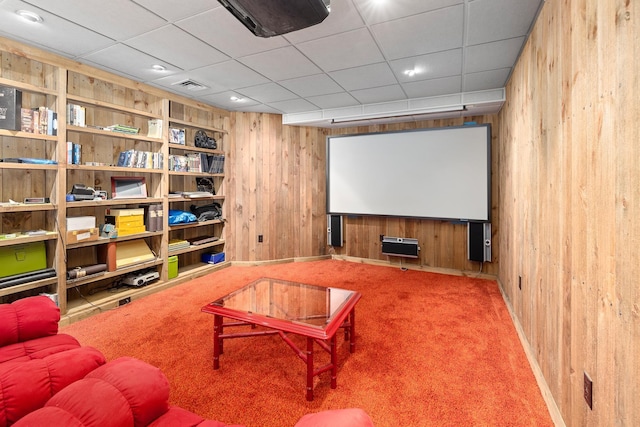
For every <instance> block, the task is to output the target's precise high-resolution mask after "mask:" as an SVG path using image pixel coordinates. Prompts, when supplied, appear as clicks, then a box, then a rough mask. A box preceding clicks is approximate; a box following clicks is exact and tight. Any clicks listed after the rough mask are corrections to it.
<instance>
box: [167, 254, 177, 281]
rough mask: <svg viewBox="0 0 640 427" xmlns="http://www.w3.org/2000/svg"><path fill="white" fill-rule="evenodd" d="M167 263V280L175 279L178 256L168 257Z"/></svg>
mask: <svg viewBox="0 0 640 427" xmlns="http://www.w3.org/2000/svg"><path fill="white" fill-rule="evenodd" d="M168 262H169V279H175V278H176V277H178V256H177V255H174V256H170V257H169V258H168Z"/></svg>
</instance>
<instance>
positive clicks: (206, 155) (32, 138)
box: [0, 42, 230, 319]
mask: <svg viewBox="0 0 640 427" xmlns="http://www.w3.org/2000/svg"><path fill="white" fill-rule="evenodd" d="M0 54H1V56H2V57H3V61H2V62H1V63H0V85H3V86H8V87H14V88H17V89H19V90H20V91H22V92H23V93H22V105H21V107H22V108H24V109H30V110H34V111H35V110H36V109H37V110H38V111H39V112H40V111H47V115H46V116H45V115H43V114H40V117H41V118H42V120H40V121H39V122H38V123H40V126H41V127H40V128H39V130H40V131H41V132H43V131H44V132H46V130H48V129H51V126H50V123H51V121H50V120H49V119H51V120H53V118H54V117H55V115H54V114H49V111H51V112H52V113H55V114H56V115H57V120H58V128H57V135H55V136H54V135H45V134H35V133H29V132H24V131H13V130H0V158H2V159H15V158H35V159H47V160H55V161H56V162H57V164H46V165H44V164H31V163H29V164H25V163H11V162H0V173H2V179H3V180H4V181H3V186H2V188H0V219H1V220H2V222H0V235H12V234H14V233H15V234H17V235H18V236H19V237H14V238H8V239H0V247H4V248H6V247H11V246H15V245H18V244H22V243H28V244H32V243H36V242H38V245H40V244H41V243H39V242H44V245H45V252H46V259H47V268H54V269H55V270H56V273H57V275H56V277H54V278H50V279H44V280H39V281H34V282H29V283H25V284H22V285H17V286H11V287H9V288H4V289H1V290H0V302H11V301H13V300H15V299H19V298H23V297H25V296H28V295H31V294H33V293H34V292H37V293H39V292H46V293H51V294H57V296H58V301H59V307H60V312H61V315H62V316H63V318H67V319H68V318H70V317H74V318H81V317H82V316H87V315H90V314H92V313H94V312H95V311H96V310H99V309H102V308H103V307H111V306H113V305H117V301H118V299H119V298H120V295H114V294H113V293H112V291H113V290H114V289H116V290H117V289H119V288H120V278H121V277H122V276H124V275H126V274H129V273H133V272H138V271H142V270H147V269H151V270H155V271H157V272H158V273H159V274H160V279H159V280H158V281H156V282H153V283H150V284H149V285H147V286H144V287H143V288H137V289H130V290H126V292H125V294H126V295H131V296H140V295H146V294H149V293H153V292H157V291H158V290H162V289H165V288H167V287H170V286H173V285H175V284H176V283H179V282H180V281H184V280H185V279H186V278H188V277H196V276H197V275H202V274H205V273H207V272H208V271H212V270H213V269H216V268H218V267H219V265H215V266H213V265H207V264H204V263H202V262H200V255H201V251H202V250H206V249H209V250H213V251H218V250H223V248H224V244H225V243H224V226H225V224H224V223H225V221H223V220H222V219H220V220H218V219H216V220H210V221H204V222H200V223H195V224H188V225H178V226H174V227H169V225H168V221H167V218H168V216H169V215H168V213H169V207H171V208H172V209H180V208H182V209H186V210H188V209H189V208H190V206H191V205H196V206H197V207H202V206H203V205H206V204H211V203H214V202H215V203H218V204H220V205H222V204H223V203H224V200H225V197H224V191H223V190H224V188H223V187H224V180H225V178H224V174H222V173H221V174H209V173H206V172H176V171H169V156H170V155H172V154H173V155H176V156H185V157H187V158H188V159H189V160H190V161H191V160H193V159H194V158H195V159H196V161H195V162H193V164H190V166H192V167H193V169H195V170H198V169H199V168H198V166H197V165H198V164H199V165H203V167H206V166H207V165H209V164H213V163H212V162H211V161H212V160H214V159H215V160H217V161H219V162H221V161H222V158H221V156H223V155H225V153H226V149H229V143H228V140H227V138H228V129H227V128H228V127H229V126H230V113H228V112H225V111H223V110H220V109H217V108H214V107H208V106H207V105H204V104H202V103H201V102H198V101H194V100H190V99H188V98H186V97H184V96H180V95H176V94H172V93H169V92H166V91H164V90H162V89H159V88H157V87H152V86H149V85H146V84H144V83H140V82H136V81H133V80H130V79H127V78H124V77H122V76H116V75H113V74H110V73H108V72H106V71H104V70H98V69H95V68H93V67H90V66H87V65H81V64H77V63H74V62H72V61H68V60H66V59H64V58H60V57H57V56H56V55H53V54H46V55H43V54H42V52H39V51H38V49H36V48H32V47H28V48H27V46H26V45H23V44H21V43H19V42H10V43H9V44H4V45H3V46H2V47H0ZM25 113H26V112H25ZM24 117H25V124H27V119H28V118H29V117H28V116H27V115H26V114H25V116H24ZM44 117H47V119H48V120H49V121H47V122H46V123H45V121H44ZM34 119H35V114H34V118H32V119H31V123H34V124H35V123H36V122H35V121H34ZM76 119H80V120H79V121H74V120H76ZM85 123H86V124H87V126H77V125H78V124H82V125H84V124H85ZM116 125H120V126H123V127H122V128H121V129H122V130H125V131H126V130H128V129H127V128H135V129H137V130H138V133H135V134H134V133H124V132H116V131H113V130H109V129H107V127H111V126H116ZM160 125H161V126H160ZM171 127H174V128H175V127H179V128H180V129H184V130H185V131H184V134H185V145H180V144H173V143H170V142H169V134H170V133H169V129H170V128H171ZM198 130H203V131H205V133H207V134H208V135H209V136H210V137H211V136H212V134H213V138H215V140H216V143H217V149H215V150H213V149H207V148H200V147H195V141H194V135H195V134H196V132H197V131H198ZM148 135H153V136H154V137H150V136H148ZM134 151H135V152H137V153H136V154H139V153H145V154H143V156H142V157H138V156H136V159H140V162H139V163H140V164H145V165H146V166H150V165H151V164H153V165H155V166H156V168H155V169H154V168H134V167H123V166H117V165H119V164H120V165H122V164H126V163H124V161H126V160H127V158H128V157H127V156H123V157H122V159H123V160H121V162H120V163H119V160H120V159H121V156H120V154H121V153H127V154H128V153H129V152H132V153H133V152H134ZM149 153H151V156H149ZM211 156H216V157H211ZM150 157H151V160H152V161H149V158H150ZM130 158H131V159H133V156H131V157H130ZM142 159H145V160H146V162H143V161H142ZM160 159H161V160H162V161H160ZM180 160H182V159H180ZM198 160H199V162H198ZM131 163H133V162H131ZM134 164H137V162H136V163H134ZM160 164H161V165H162V166H160V167H158V166H159V165H160ZM209 170H212V171H217V170H215V169H209ZM136 175H140V176H141V178H144V182H145V184H146V190H147V192H146V194H147V195H148V196H149V197H146V198H143V197H139V196H140V195H142V194H144V193H142V192H141V193H138V194H137V195H136V196H134V197H137V198H132V199H105V200H102V199H96V200H83V201H68V200H67V198H66V195H67V194H69V193H71V190H72V188H73V186H74V185H75V184H79V185H83V186H85V187H90V188H94V189H96V190H102V191H106V192H107V194H108V196H111V193H112V191H111V190H112V189H111V182H112V180H113V178H118V177H123V178H122V180H123V181H126V178H132V177H135V176H136ZM197 178H208V179H209V182H210V183H209V184H206V185H205V184H203V182H205V181H203V180H201V179H200V180H198V179H197ZM14 182H16V183H18V182H19V185H13V183H14ZM212 185H213V186H215V190H216V193H219V194H217V195H215V196H214V195H211V196H207V197H201V198H189V197H178V198H173V197H169V193H170V191H171V190H175V191H184V192H196V191H200V190H199V187H200V188H202V187H205V188H211V186H212ZM198 186H199V187H198ZM27 197H45V198H49V200H50V201H51V203H43V204H24V203H11V204H9V201H10V200H14V201H17V202H22V201H23V200H24V199H25V198H27ZM109 208H117V209H141V210H142V211H143V212H144V224H145V226H144V228H143V227H140V225H135V226H133V227H140V228H135V231H140V230H143V229H146V230H158V229H160V231H145V232H143V233H136V234H132V235H126V236H120V237H117V238H113V239H112V238H106V237H102V238H98V239H96V240H93V241H88V242H87V241H83V242H80V243H71V242H76V240H77V239H75V238H73V236H71V235H69V239H68V238H67V236H68V234H67V223H68V222H69V223H70V224H71V222H70V221H68V220H69V218H71V217H83V216H87V217H93V218H95V224H96V226H99V225H100V224H103V223H104V222H105V221H107V219H106V218H105V217H106V216H107V215H108V214H107V212H108V209H109ZM109 216H111V215H109ZM125 216H126V215H125ZM158 218H160V219H161V220H162V222H161V226H160V225H158V221H157V219H158ZM138 219H139V218H138ZM109 221H111V219H109ZM122 227H125V226H124V225H122ZM26 229H34V230H38V229H42V230H55V231H48V232H47V234H44V235H31V236H20V234H19V233H20V232H24V231H25V230H26ZM79 232H83V230H79ZM212 236H215V237H218V239H219V240H217V241H215V242H210V243H208V244H203V245H192V246H191V247H189V248H185V249H182V250H179V251H177V252H171V253H169V251H168V248H169V241H170V239H173V238H175V239H184V240H187V239H189V241H194V239H198V238H200V239H201V238H204V237H212ZM92 237H93V238H95V236H92ZM127 241H131V242H132V244H131V245H125V246H135V244H134V243H137V242H140V243H142V242H144V243H146V245H147V246H148V247H149V249H150V250H151V251H152V252H153V253H154V254H156V255H155V256H156V258H155V259H154V260H153V261H151V262H146V263H140V264H135V265H131V266H128V267H126V268H121V269H118V270H116V271H107V272H103V273H101V274H97V275H93V276H89V277H83V278H80V279H73V280H67V278H66V272H67V271H68V270H69V269H71V268H73V267H76V266H85V267H89V266H92V265H95V264H104V263H105V261H106V259H105V258H106V256H107V255H106V252H109V250H110V249H112V248H111V247H109V246H108V244H110V243H112V242H116V243H121V242H127ZM174 255H178V257H179V258H178V260H179V262H178V264H179V277H177V278H175V279H169V277H168V271H169V262H168V259H167V257H168V256H174ZM109 256H111V255H109ZM105 289H109V291H105ZM96 305H98V306H100V307H97V306H96Z"/></svg>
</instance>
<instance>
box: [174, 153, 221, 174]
mask: <svg viewBox="0 0 640 427" xmlns="http://www.w3.org/2000/svg"><path fill="white" fill-rule="evenodd" d="M169 170H172V171H176V172H205V173H211V174H216V173H224V172H223V171H224V154H205V153H193V154H187V155H186V156H181V155H177V154H171V155H169Z"/></svg>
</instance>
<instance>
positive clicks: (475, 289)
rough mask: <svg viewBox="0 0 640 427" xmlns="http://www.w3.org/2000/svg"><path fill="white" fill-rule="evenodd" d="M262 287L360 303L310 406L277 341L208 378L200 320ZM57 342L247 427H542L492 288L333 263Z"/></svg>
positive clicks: (181, 293) (278, 270)
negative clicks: (322, 291)
mask: <svg viewBox="0 0 640 427" xmlns="http://www.w3.org/2000/svg"><path fill="white" fill-rule="evenodd" d="M262 276H267V277H275V278H280V279H286V280H292V281H299V282H304V283H309V284H314V285H321V286H333V287H339V288H345V289H352V290H356V291H359V292H361V293H362V299H361V300H360V302H359V303H358V305H357V306H356V337H357V338H356V339H357V341H356V343H357V344H356V345H357V349H356V352H355V353H353V354H350V353H349V351H348V347H347V345H346V344H345V343H344V339H343V337H342V336H341V335H339V336H338V346H339V347H338V363H339V367H338V387H337V388H336V389H331V388H330V376H329V375H330V374H329V373H324V374H321V375H320V376H319V377H316V379H315V389H314V393H315V399H314V401H313V402H308V401H306V400H305V384H306V379H305V378H306V377H305V365H304V363H303V362H302V361H301V360H300V359H299V358H298V357H297V356H296V355H295V354H294V353H293V352H292V351H291V349H290V348H289V347H288V346H287V345H286V344H285V343H284V342H282V340H281V339H280V338H279V337H278V336H269V337H253V338H243V339H234V340H227V341H225V344H224V345H225V347H224V349H225V351H224V354H223V355H222V356H221V359H220V361H221V362H220V363H221V368H220V369H219V370H217V371H214V370H213V369H212V327H213V316H211V315H208V314H204V313H201V312H200V308H201V307H202V306H203V305H205V304H207V303H209V302H211V301H213V300H215V299H217V298H219V297H221V296H223V295H225V294H227V293H229V292H231V291H233V290H235V289H238V288H240V287H241V286H242V285H244V284H246V283H249V282H250V281H252V280H254V279H257V278H259V277H262ZM62 331H63V332H65V333H68V334H71V335H73V336H75V337H76V338H78V339H79V340H80V342H81V343H82V344H84V345H91V346H94V347H96V348H98V349H100V350H101V351H102V352H103V353H104V354H105V356H106V357H107V359H109V360H111V359H114V358H116V357H119V356H133V357H136V358H139V359H142V360H144V361H146V362H148V363H151V364H152V365H155V366H157V367H159V368H160V369H162V371H163V372H164V373H165V374H166V375H167V377H168V378H169V382H170V383H171V403H172V404H175V405H179V406H181V407H183V408H185V409H188V410H191V411H193V412H196V413H198V414H200V415H202V416H204V417H206V418H210V419H216V420H219V421H223V422H227V423H238V424H244V425H246V426H247V427H261V426H264V427H284V426H293V425H294V424H295V422H296V421H297V420H298V419H299V418H300V417H301V416H302V415H304V414H306V413H309V412H316V411H319V410H324V409H334V408H345V407H360V408H363V409H364V410H365V411H366V412H367V413H368V414H369V415H370V416H371V417H372V419H373V421H374V423H375V425H376V426H378V427H387V426H388V427H391V426H394V427H395V426H552V425H553V423H552V421H551V418H550V416H549V413H548V410H547V408H546V406H545V403H544V401H543V399H542V395H541V393H540V390H539V388H538V387H537V384H536V381H535V379H534V376H533V373H532V371H531V368H530V366H529V364H528V362H527V359H526V356H525V354H524V351H523V349H522V346H521V344H520V342H519V340H518V337H517V334H516V331H515V328H514V326H513V324H512V322H511V318H510V317H509V313H508V311H507V308H506V306H505V304H504V301H503V300H502V296H501V295H500V291H499V289H498V286H497V284H496V283H495V282H494V281H490V280H483V279H473V278H465V277H457V276H448V275H441V274H434V273H427V272H420V271H412V270H408V271H403V270H400V269H398V268H394V267H383V266H371V265H365V264H359V263H352V262H345V261H337V260H326V261H315V262H303V263H289V264H279V265H272V266H260V267H230V268H226V269H223V270H220V271H217V272H215V273H212V274H210V275H208V276H205V277H201V278H198V279H195V280H193V281H191V282H188V283H185V284H182V285H179V286H176V287H174V288H171V289H169V290H167V291H164V292H161V293H158V294H154V295H151V296H148V297H145V298H142V299H139V300H135V301H133V302H132V303H130V304H128V305H126V306H123V307H120V308H118V309H115V310H111V311H109V312H105V313H101V314H99V315H96V316H93V317H91V318H89V319H86V320H83V321H80V322H77V323H74V324H72V325H69V326H67V327H65V328H63V329H62ZM303 343H304V341H301V345H303ZM321 353H324V352H321V351H317V355H320V354H321ZM317 359H319V358H317ZM319 362H320V361H319ZM320 363H321V362H320ZM316 366H318V365H316Z"/></svg>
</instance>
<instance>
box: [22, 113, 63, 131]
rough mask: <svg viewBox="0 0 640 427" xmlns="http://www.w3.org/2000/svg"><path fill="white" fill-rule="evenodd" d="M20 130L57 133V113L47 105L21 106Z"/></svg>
mask: <svg viewBox="0 0 640 427" xmlns="http://www.w3.org/2000/svg"><path fill="white" fill-rule="evenodd" d="M20 130H21V131H22V132H28V133H33V134H39V135H51V136H56V135H58V113H56V112H55V111H53V110H50V109H49V108H47V107H38V108H21V109H20Z"/></svg>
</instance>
